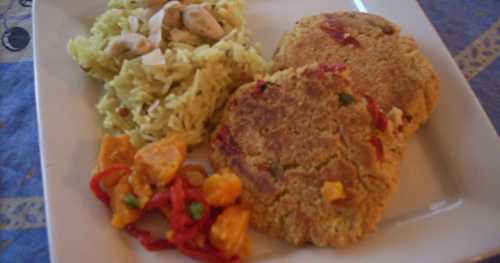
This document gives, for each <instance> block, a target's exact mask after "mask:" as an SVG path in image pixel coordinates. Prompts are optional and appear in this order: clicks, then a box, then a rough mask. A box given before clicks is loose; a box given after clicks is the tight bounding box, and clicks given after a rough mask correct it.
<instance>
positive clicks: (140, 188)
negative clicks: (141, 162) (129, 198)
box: [129, 172, 153, 208]
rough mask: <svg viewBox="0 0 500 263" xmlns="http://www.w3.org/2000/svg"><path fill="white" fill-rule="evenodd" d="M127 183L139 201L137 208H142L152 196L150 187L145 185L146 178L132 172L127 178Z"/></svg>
mask: <svg viewBox="0 0 500 263" xmlns="http://www.w3.org/2000/svg"><path fill="white" fill-rule="evenodd" d="M129 183H130V185H132V189H133V191H134V194H135V195H136V196H137V197H138V199H139V207H141V208H143V207H144V206H145V205H146V204H147V203H148V202H149V200H150V199H151V196H152V195H153V190H152V189H151V185H149V184H148V183H147V178H144V177H143V176H141V175H139V174H138V173H137V172H134V173H132V174H131V175H130V176H129Z"/></svg>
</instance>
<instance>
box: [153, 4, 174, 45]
mask: <svg viewBox="0 0 500 263" xmlns="http://www.w3.org/2000/svg"><path fill="white" fill-rule="evenodd" d="M181 10H182V4H181V3H180V2H179V1H170V2H168V3H166V4H165V5H164V6H163V7H162V8H161V9H160V10H158V12H156V14H154V15H153V16H152V17H151V18H150V19H149V21H148V24H149V40H150V41H151V43H152V44H153V45H154V46H155V47H159V46H160V44H161V41H162V39H163V37H162V31H163V29H165V30H170V29H172V28H176V27H180V25H181Z"/></svg>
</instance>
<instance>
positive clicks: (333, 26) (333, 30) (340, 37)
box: [320, 15, 361, 48]
mask: <svg viewBox="0 0 500 263" xmlns="http://www.w3.org/2000/svg"><path fill="white" fill-rule="evenodd" d="M320 28H321V30H323V32H325V33H326V34H328V35H329V36H330V37H331V38H332V39H334V40H335V41H337V42H338V43H339V44H341V45H352V46H353V47H357V48H359V47H361V44H360V43H359V41H358V40H357V39H355V38H354V37H352V36H351V35H350V34H349V33H347V32H346V30H345V27H344V25H343V24H342V23H341V22H340V21H339V20H338V19H337V18H336V17H335V16H333V15H327V16H326V20H325V21H324V22H323V23H321V25H320Z"/></svg>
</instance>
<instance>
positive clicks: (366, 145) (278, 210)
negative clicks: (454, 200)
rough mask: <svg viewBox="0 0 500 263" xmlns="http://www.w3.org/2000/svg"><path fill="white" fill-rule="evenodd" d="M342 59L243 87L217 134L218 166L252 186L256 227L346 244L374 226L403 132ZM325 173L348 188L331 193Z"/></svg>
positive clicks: (248, 197) (393, 176)
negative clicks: (341, 194) (357, 86)
mask: <svg viewBox="0 0 500 263" xmlns="http://www.w3.org/2000/svg"><path fill="white" fill-rule="evenodd" d="M348 73H349V70H348V69H346V67H345V66H343V65H325V64H321V65H316V64H315V65H307V66H304V67H301V68H292V69H287V70H284V71H280V72H276V73H275V74H274V75H272V76H270V77H267V78H265V79H262V80H259V81H257V82H253V83H249V84H246V85H244V86H242V87H240V88H239V89H238V90H237V91H236V92H235V93H234V94H233V95H232V96H231V98H230V99H229V101H228V103H227V106H226V109H225V112H224V114H223V117H222V120H221V122H220V124H219V125H218V127H217V128H216V130H215V131H214V133H213V135H212V139H211V149H212V152H211V156H210V158H211V161H212V164H213V165H214V167H215V168H216V169H220V168H222V167H229V168H230V169H232V170H233V171H235V172H236V173H237V174H238V175H239V176H240V178H241V180H242V182H243V186H244V193H243V195H242V202H243V204H244V205H246V206H248V207H249V208H250V209H251V211H252V216H251V222H252V225H253V226H254V227H256V228H257V229H259V230H261V231H264V232H267V233H269V234H271V235H272V236H275V237H278V238H281V239H284V240H286V241H288V242H290V243H292V244H295V245H300V244H304V243H313V244H315V245H317V246H346V245H348V244H351V243H353V242H355V241H357V240H359V239H360V238H361V237H362V236H363V235H364V234H365V233H367V232H370V231H373V230H374V229H375V227H376V225H377V223H378V222H379V219H380V215H381V213H382V210H383V208H384V206H385V205H386V203H387V201H388V199H389V197H390V195H391V193H392V192H393V191H394V190H395V188H396V186H397V184H398V178H399V162H400V159H401V154H402V151H403V150H402V147H403V144H402V137H403V136H402V134H401V133H400V132H399V129H398V128H397V124H396V123H394V122H393V121H391V120H389V119H387V118H386V117H385V116H386V115H385V114H384V113H383V112H381V111H380V110H379V109H378V106H377V105H376V104H375V103H374V102H373V100H371V99H370V98H369V97H363V96H360V95H359V94H355V93H353V90H352V88H351V84H350V81H349V79H348ZM326 181H333V182H341V183H342V185H343V186H344V188H345V192H346V194H347V197H346V198H345V199H342V200H337V201H333V202H332V201H328V200H326V199H325V198H324V197H323V196H322V194H321V190H320V189H321V187H322V185H323V184H324V183H325V182H326Z"/></svg>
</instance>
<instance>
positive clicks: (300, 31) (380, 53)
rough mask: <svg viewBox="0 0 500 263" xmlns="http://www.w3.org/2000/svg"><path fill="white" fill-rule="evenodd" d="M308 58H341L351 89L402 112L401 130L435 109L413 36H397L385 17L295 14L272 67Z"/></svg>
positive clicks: (433, 90) (426, 66)
mask: <svg viewBox="0 0 500 263" xmlns="http://www.w3.org/2000/svg"><path fill="white" fill-rule="evenodd" d="M309 63H345V64H347V65H348V66H349V67H350V68H351V69H352V74H351V75H352V80H353V89H354V90H355V91H357V92H360V93H363V94H367V95H370V96H372V97H373V98H374V99H375V101H377V103H379V104H380V106H381V107H382V108H383V109H384V110H386V111H388V110H390V109H391V108H392V107H393V106H395V107H398V108H400V109H402V110H403V112H404V133H405V134H406V135H411V134H413V133H414V132H415V131H416V130H417V129H418V128H419V126H420V125H421V124H423V123H424V122H425V121H426V120H427V119H428V117H429V115H430V113H431V112H432V111H433V109H434V108H435V104H436V101H437V95H438V90H439V82H438V79H437V76H436V74H435V72H434V70H433V68H432V66H431V64H430V63H429V62H428V61H427V59H425V58H424V56H423V55H422V53H421V52H420V50H419V49H418V47H417V45H416V43H415V41H414V40H413V39H412V38H409V37H401V36H400V34H399V27H398V26H396V25H395V24H393V23H391V22H389V21H387V20H386V19H384V18H382V17H380V16H377V15H372V14H366V13H359V12H336V13H331V14H321V15H316V16H310V17H306V18H303V19H301V20H300V21H298V22H297V24H296V25H295V27H294V28H293V30H292V31H291V32H289V33H286V34H285V35H284V36H283V38H282V40H281V42H280V44H279V47H278V48H277V50H276V52H275V55H274V69H275V70H281V69H285V68H289V67H297V66H301V65H305V64H309Z"/></svg>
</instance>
